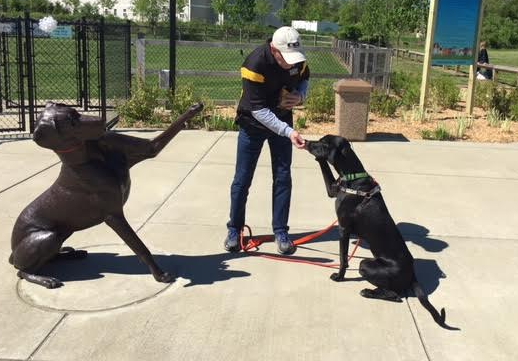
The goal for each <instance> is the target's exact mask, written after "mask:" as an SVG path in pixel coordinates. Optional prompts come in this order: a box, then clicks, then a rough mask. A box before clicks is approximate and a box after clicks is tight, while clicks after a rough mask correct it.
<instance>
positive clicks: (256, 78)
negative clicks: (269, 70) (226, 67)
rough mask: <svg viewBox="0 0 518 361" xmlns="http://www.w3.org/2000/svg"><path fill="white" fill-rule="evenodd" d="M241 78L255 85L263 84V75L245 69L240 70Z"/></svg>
mask: <svg viewBox="0 0 518 361" xmlns="http://www.w3.org/2000/svg"><path fill="white" fill-rule="evenodd" d="M241 78H243V79H247V80H250V81H253V82H256V83H264V75H262V74H259V73H256V72H253V71H251V70H248V69H247V68H245V67H242V68H241Z"/></svg>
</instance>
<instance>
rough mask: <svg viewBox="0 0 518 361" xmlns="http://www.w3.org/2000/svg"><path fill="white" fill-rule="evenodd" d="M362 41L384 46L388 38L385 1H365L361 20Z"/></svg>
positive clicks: (386, 3)
mask: <svg viewBox="0 0 518 361" xmlns="http://www.w3.org/2000/svg"><path fill="white" fill-rule="evenodd" d="M360 27H361V31H362V34H363V36H362V39H363V40H366V41H377V43H378V45H382V44H385V43H386V42H387V41H388V38H389V27H388V2H387V1H386V0H366V2H365V5H364V11H363V14H362V18H361V26H360Z"/></svg>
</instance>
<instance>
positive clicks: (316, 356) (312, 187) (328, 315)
mask: <svg viewBox="0 0 518 361" xmlns="http://www.w3.org/2000/svg"><path fill="white" fill-rule="evenodd" d="M131 134H134V135H138V136H142V137H152V136H154V135H156V134H157V133H156V132H132V133H131ZM236 138H237V133H233V132H205V131H182V132H180V134H179V135H178V136H177V137H176V138H175V139H174V140H173V141H172V143H171V144H170V145H169V146H168V147H167V148H166V149H165V150H164V151H163V152H162V153H161V154H160V155H159V156H158V157H157V158H155V159H153V160H149V161H146V162H143V163H141V164H139V165H137V166H136V167H134V169H132V183H133V186H132V187H133V188H132V194H131V196H130V199H129V201H128V203H127V205H126V208H125V211H126V215H127V218H128V220H129V222H130V224H131V225H132V226H133V228H134V229H135V230H137V232H138V234H139V236H140V237H141V238H142V239H143V241H144V242H145V243H146V245H147V246H148V247H149V248H150V250H151V252H152V253H153V254H154V255H155V258H156V259H157V261H158V263H159V264H160V265H161V266H162V267H163V268H164V269H165V270H171V271H174V272H176V273H177V274H178V275H179V278H178V279H177V281H176V282H175V283H173V284H170V285H166V284H160V283H156V282H155V281H154V280H153V278H152V276H151V275H150V274H149V272H148V270H147V268H146V267H145V266H143V265H142V264H140V263H139V262H138V260H137V259H136V256H134V255H133V253H132V252H131V251H130V250H129V248H128V247H127V246H126V245H125V244H124V243H123V242H122V241H121V240H120V239H119V238H118V237H117V236H116V235H115V234H114V232H113V231H112V230H111V229H109V228H108V227H107V226H104V225H101V226H98V227H95V228H91V229H88V230H85V231H83V232H78V233H75V234H74V235H73V236H72V237H71V238H70V239H69V241H67V243H66V245H70V246H73V247H77V248H83V249H87V250H88V251H89V256H88V257H87V258H86V259H85V260H80V261H69V262H68V261H67V262H60V263H55V264H52V265H50V266H49V267H48V268H47V271H48V272H50V273H53V274H55V275H57V276H58V277H60V278H61V279H62V280H63V281H64V287H61V288H59V289H55V290H47V289H44V288H42V287H39V286H35V285H33V284H29V283H27V282H25V281H20V280H18V279H17V277H16V273H15V270H14V268H13V267H12V266H11V265H10V264H9V263H8V262H7V258H8V256H9V254H10V233H11V230H12V227H13V224H14V221H15V219H16V217H17V216H18V214H19V213H20V212H21V210H22V209H23V208H24V207H25V206H26V205H27V204H28V203H29V202H30V201H32V200H33V199H34V198H35V197H36V196H37V195H39V194H40V193H41V192H42V191H43V190H44V189H46V188H47V187H48V186H49V184H50V183H51V182H53V180H54V179H55V178H56V176H57V174H58V171H59V163H58V158H57V157H56V156H55V155H54V154H53V153H52V152H50V151H48V150H44V149H42V148H38V147H37V146H36V144H35V143H33V142H32V141H31V140H20V141H8V142H1V141H0V206H1V207H0V239H2V240H3V242H0V260H2V261H1V262H0V271H1V272H2V275H3V281H2V283H1V284H0V305H1V307H0V359H8V360H28V359H30V360H110V361H114V360H225V361H229V360H236V361H237V360H297V361H298V360H311V361H312V360H344V359H350V360H365V361H371V360H389V361H392V360H411V361H416V360H437V361H443V360H455V361H456V360H470V361H473V360H484V361H486V360H516V359H518V337H516V333H517V331H518V326H517V325H518V310H517V308H516V304H517V303H518V287H517V286H516V285H517V284H518V272H517V271H516V270H517V268H518V230H517V227H516V225H517V224H518V212H517V211H516V206H517V204H518V191H517V188H518V161H517V159H518V144H475V143H460V142H459V143H456V142H433V141H410V142H398V141H369V142H363V143H354V149H355V151H356V152H357V153H358V155H359V156H360V158H361V160H362V161H363V163H364V165H365V167H366V168H367V170H368V171H369V172H370V173H371V174H372V175H373V176H374V177H375V178H376V179H377V181H378V182H379V183H380V184H381V186H382V191H383V195H384V197H385V201H386V203H387V205H388V207H389V210H390V212H391V215H392V217H393V218H394V220H395V221H396V223H398V226H399V227H400V229H401V231H402V233H403V235H404V236H405V239H406V240H407V243H408V246H409V248H410V251H411V252H412V254H413V255H414V257H415V258H416V270H417V274H418V277H419V279H420V280H421V283H422V285H423V288H424V289H425V290H426V292H427V293H429V295H430V296H429V297H430V300H431V302H432V303H433V304H434V305H435V306H436V307H437V308H441V307H444V308H445V309H446V314H447V322H448V324H450V325H452V326H457V327H459V328H461V330H460V331H447V330H443V329H441V328H440V327H438V326H437V325H436V324H435V323H434V321H433V319H432V318H431V317H430V315H429V314H428V312H426V310H424V309H423V308H422V307H421V305H420V304H419V302H418V301H417V299H416V298H409V299H408V300H406V301H404V302H403V303H390V302H382V301H376V300H368V299H365V298H363V297H361V296H360V295H359V291H360V290H361V289H363V288H365V287H369V285H368V284H367V282H365V281H362V280H360V279H359V274H358V272H357V267H358V262H359V259H353V260H352V261H351V267H350V269H349V270H348V273H347V275H346V277H348V278H350V281H349V282H343V283H334V282H332V281H331V280H329V275H330V273H331V272H332V270H331V269H329V268H324V267H317V266H312V265H307V264H296V263H288V262H279V261H273V260H270V259H265V258H261V257H256V256H253V255H246V254H243V253H240V254H237V255H236V254H228V253H226V252H224V251H223V248H222V242H223V239H224V237H225V235H226V229H225V223H226V221H227V217H228V207H229V199H228V198H229V186H230V183H231V178H232V176H233V169H234V158H235V146H236ZM308 138H311V139H316V138H318V137H308ZM270 178H271V172H270V168H269V155H268V147H267V146H265V148H264V150H263V154H262V156H261V159H260V163H259V167H258V169H257V172H256V176H255V178H254V183H253V185H252V189H251V194H250V197H249V203H248V208H247V223H248V224H249V225H250V226H251V227H252V228H253V231H254V234H267V233H269V232H271V230H270V222H271V215H270V214H271V212H270V210H271V199H270V194H271V180H270ZM321 178H322V177H321V174H320V171H319V168H318V166H317V164H316V162H315V161H314V160H313V157H312V156H310V155H309V154H308V153H307V152H305V151H297V150H295V151H294V163H293V183H294V188H293V200H292V211H291V216H290V225H291V231H290V233H291V234H292V236H293V237H298V236H300V235H302V234H307V233H308V232H314V231H317V230H319V229H322V228H324V227H326V226H327V225H329V224H330V223H331V222H332V221H333V220H334V219H335V218H336V217H335V215H334V205H333V200H331V199H329V198H328V197H327V195H326V192H325V188H324V184H323V181H322V179H321ZM337 239H338V234H337V232H336V230H334V231H332V232H331V233H329V234H327V235H325V236H323V237H322V238H320V239H319V240H318V241H316V242H314V243H309V244H307V245H305V246H302V247H299V249H298V251H297V253H296V254H295V255H294V256H293V258H295V259H309V260H316V261H322V262H329V263H333V262H337V260H338V256H337V251H338V244H337V242H336V240H337ZM260 251H261V252H263V253H275V246H274V245H273V244H271V243H267V244H264V245H263V246H262V247H261V249H260ZM357 255H358V256H359V257H367V256H369V255H370V253H369V250H368V249H366V248H360V249H359V250H358V252H357Z"/></svg>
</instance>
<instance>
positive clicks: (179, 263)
mask: <svg viewBox="0 0 518 361" xmlns="http://www.w3.org/2000/svg"><path fill="white" fill-rule="evenodd" d="M254 256H268V257H272V258H278V257H280V256H278V255H275V254H268V253H264V252H253V254H247V253H244V252H240V253H227V252H225V253H220V254H211V255H199V256H183V255H169V256H167V255H154V256H153V258H154V259H155V261H156V262H157V263H158V265H159V266H160V267H161V268H162V270H164V271H165V272H171V273H173V274H175V275H176V276H178V277H182V278H185V279H189V280H190V282H189V283H188V284H186V285H185V287H190V286H195V285H208V284H213V283H215V282H221V281H226V280H229V279H231V278H236V277H248V276H250V275H251V274H250V273H249V272H246V271H240V270H230V269H229V265H228V264H227V261H229V260H232V259H237V258H243V257H254ZM287 258H288V259H290V260H291V261H292V262H320V263H323V264H331V263H332V262H333V260H331V259H329V258H321V257H297V256H289V257H287ZM268 261H271V260H268ZM107 273H116V274H126V275H149V277H152V275H151V273H150V271H149V268H148V267H147V266H146V265H144V264H143V263H142V262H140V261H139V259H138V258H137V256H135V255H129V256H128V255H124V256H120V255H119V254H117V253H106V252H89V253H88V256H87V257H86V258H84V259H79V260H59V261H54V262H50V263H48V264H46V265H45V266H44V267H42V269H41V271H40V272H39V274H42V275H48V276H53V277H56V278H58V279H60V280H61V281H63V282H67V281H86V280H94V279H99V278H102V277H104V275H105V274H107Z"/></svg>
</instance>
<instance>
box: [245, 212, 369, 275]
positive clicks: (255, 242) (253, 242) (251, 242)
mask: <svg viewBox="0 0 518 361" xmlns="http://www.w3.org/2000/svg"><path fill="white" fill-rule="evenodd" d="M337 223H338V221H334V222H333V223H331V224H330V225H329V226H328V227H326V228H324V229H323V230H321V231H318V232H315V233H312V234H308V235H307V236H304V237H301V238H299V239H297V240H295V241H294V242H293V244H294V245H296V246H300V245H301V244H305V243H308V242H311V241H313V240H314V239H316V238H318V237H320V236H322V235H324V234H326V233H328V232H329V231H331V230H332V229H333V227H334V226H335V225H336V224H337ZM245 228H246V229H247V230H248V239H247V240H245V234H244V233H245ZM239 242H240V244H241V249H242V250H243V251H244V252H246V253H248V254H250V255H253V256H259V257H263V258H268V259H273V260H277V261H284V262H293V263H305V264H311V265H314V266H320V267H327V268H340V264H338V263H332V264H327V263H323V262H313V261H307V260H302V259H297V258H292V257H286V256H281V255H279V256H277V255H267V254H256V253H254V252H251V251H250V250H251V249H252V248H255V251H258V250H259V246H260V245H262V244H263V243H264V242H273V236H262V237H256V238H253V237H252V229H251V228H250V227H249V226H248V225H246V224H245V226H244V227H243V229H242V230H241V234H240V238H239ZM360 243H361V239H359V238H358V242H356V245H355V246H354V249H353V251H352V253H351V254H350V255H349V257H348V259H347V261H350V260H351V258H353V257H354V254H355V253H356V250H357V249H358V247H359V246H360Z"/></svg>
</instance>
